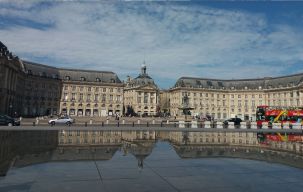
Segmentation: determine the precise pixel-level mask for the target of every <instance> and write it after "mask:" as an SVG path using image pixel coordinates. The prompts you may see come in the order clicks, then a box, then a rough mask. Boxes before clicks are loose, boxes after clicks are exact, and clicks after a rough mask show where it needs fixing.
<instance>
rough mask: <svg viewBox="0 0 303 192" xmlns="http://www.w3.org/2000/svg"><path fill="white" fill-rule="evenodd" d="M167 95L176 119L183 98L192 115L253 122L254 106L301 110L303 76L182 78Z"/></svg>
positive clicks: (254, 115) (172, 113)
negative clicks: (235, 78) (223, 78)
mask: <svg viewBox="0 0 303 192" xmlns="http://www.w3.org/2000/svg"><path fill="white" fill-rule="evenodd" d="M168 92H169V95H170V98H169V101H170V113H171V115H175V116H178V115H180V113H181V111H180V109H179V108H180V106H181V104H182V98H183V97H184V96H185V95H187V96H188V98H189V104H190V106H191V107H192V108H194V109H193V110H191V112H192V115H210V116H212V117H213V118H215V119H226V118H230V117H235V116H238V117H240V118H242V119H245V120H250V119H252V120H254V119H255V117H256V107H257V106H258V105H269V106H286V107H299V106H302V105H303V74H295V75H289V76H283V77H274V78H271V77H266V78H260V79H238V80H220V79H205V78H192V77H182V78H180V79H178V81H177V82H176V84H175V86H174V87H173V88H171V89H169V90H168Z"/></svg>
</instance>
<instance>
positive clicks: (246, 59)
mask: <svg viewBox="0 0 303 192" xmlns="http://www.w3.org/2000/svg"><path fill="white" fill-rule="evenodd" d="M3 5H4V4H3ZM5 5H7V4H5ZM0 7H2V8H0V17H3V18H7V17H10V18H13V19H14V20H13V21H15V22H17V21H18V20H26V22H25V24H20V23H18V22H17V23H18V25H13V24H12V25H10V26H8V27H4V28H3V29H0V36H1V40H2V41H3V42H4V43H5V44H6V45H7V46H8V47H9V49H10V50H11V51H13V52H14V53H16V54H17V55H19V56H20V57H21V58H22V57H26V58H27V59H30V60H32V61H35V60H36V61H38V62H39V61H40V59H39V58H45V57H47V58H51V60H50V61H49V62H48V64H51V65H55V66H63V67H79V68H90V69H97V70H111V71H114V72H116V73H118V75H119V76H120V77H121V78H122V79H123V78H124V77H125V76H126V75H127V74H137V73H139V67H140V65H141V63H142V62H143V59H144V57H145V58H146V62H147V65H148V68H149V72H150V74H151V76H152V77H154V79H155V80H157V78H159V79H162V82H160V83H161V84H162V86H172V85H173V84H170V85H167V83H165V82H163V81H165V80H167V82H172V81H176V80H177V78H179V77H181V76H204V77H212V78H244V77H262V76H275V75H281V74H283V73H285V71H287V67H291V66H292V65H293V64H294V63H298V62H302V60H303V55H302V52H303V44H302V35H301V34H302V33H298V32H297V29H295V28H293V27H290V26H285V25H280V26H278V25H272V24H270V23H268V21H267V19H266V17H265V16H264V15H262V14H253V13H248V12H240V11H238V12H235V11H227V10H220V9H212V8H208V7H201V6H200V7H194V6H190V5H188V6H186V5H180V4H174V3H169V4H165V5H164V4H162V5H160V4H158V3H96V2H94V3H79V2H73V3H71V2H65V3H55V4H46V5H43V6H41V5H40V4H30V3H23V4H22V3H21V4H18V5H17V6H1V3H0ZM30 22H35V23H36V24H40V25H45V26H51V27H46V28H42V29H39V27H35V25H28V23H30ZM144 55H145V56H144ZM53 62H54V63H53ZM276 64H277V65H278V66H276V67H273V66H274V65H276ZM283 64H287V65H285V66H283ZM260 69H261V70H260ZM160 86H161V85H160Z"/></svg>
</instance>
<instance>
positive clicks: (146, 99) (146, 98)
mask: <svg viewBox="0 0 303 192" xmlns="http://www.w3.org/2000/svg"><path fill="white" fill-rule="evenodd" d="M147 102H148V94H147V93H144V103H147Z"/></svg>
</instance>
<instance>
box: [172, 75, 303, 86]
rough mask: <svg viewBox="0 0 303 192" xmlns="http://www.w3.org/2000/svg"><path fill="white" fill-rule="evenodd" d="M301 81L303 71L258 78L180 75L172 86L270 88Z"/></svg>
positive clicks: (297, 83) (292, 84)
mask: <svg viewBox="0 0 303 192" xmlns="http://www.w3.org/2000/svg"><path fill="white" fill-rule="evenodd" d="M301 82H303V73H300V74H294V75H288V76H281V77H264V78H259V79H232V80H223V79H206V78H194V77H181V78H179V79H178V80H177V82H176V84H175V85H174V88H177V87H189V88H211V89H237V90H239V89H260V88H261V89H272V88H282V87H291V86H296V85H299V84H300V83H301Z"/></svg>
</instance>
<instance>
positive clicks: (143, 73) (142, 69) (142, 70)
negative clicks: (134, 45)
mask: <svg viewBox="0 0 303 192" xmlns="http://www.w3.org/2000/svg"><path fill="white" fill-rule="evenodd" d="M141 75H146V65H145V61H143V64H142V66H141Z"/></svg>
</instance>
